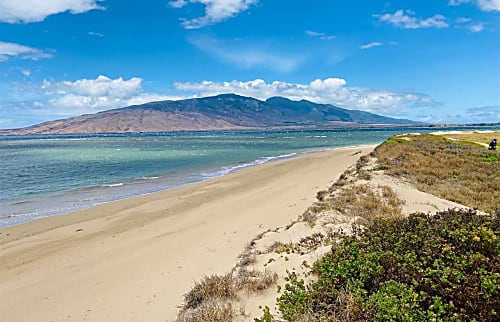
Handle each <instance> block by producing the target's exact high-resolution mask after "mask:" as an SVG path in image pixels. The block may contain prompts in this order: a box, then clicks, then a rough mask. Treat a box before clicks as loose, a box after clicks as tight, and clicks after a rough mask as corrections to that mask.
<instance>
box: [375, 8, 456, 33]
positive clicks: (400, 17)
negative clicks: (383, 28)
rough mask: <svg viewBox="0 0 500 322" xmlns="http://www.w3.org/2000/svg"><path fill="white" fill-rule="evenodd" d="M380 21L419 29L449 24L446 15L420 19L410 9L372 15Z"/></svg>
mask: <svg viewBox="0 0 500 322" xmlns="http://www.w3.org/2000/svg"><path fill="white" fill-rule="evenodd" d="M373 16H374V17H375V18H377V19H378V20H379V21H380V22H385V23H389V24H391V25H394V26H397V27H400V28H404V29H420V28H448V27H449V25H448V23H447V21H446V17H444V16H442V15H434V16H432V17H429V18H426V19H421V18H417V17H415V13H414V12H413V11H411V10H397V11H396V12H394V13H385V14H383V15H373Z"/></svg>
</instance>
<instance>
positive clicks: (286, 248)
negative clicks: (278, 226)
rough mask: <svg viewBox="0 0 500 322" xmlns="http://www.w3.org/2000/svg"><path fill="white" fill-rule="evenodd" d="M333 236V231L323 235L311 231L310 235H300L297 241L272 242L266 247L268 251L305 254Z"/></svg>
mask: <svg viewBox="0 0 500 322" xmlns="http://www.w3.org/2000/svg"><path fill="white" fill-rule="evenodd" d="M332 237H333V233H332V234H330V235H324V234H322V233H318V232H317V233H313V234H312V235H309V236H305V237H302V238H301V239H300V240H299V241H298V242H296V243H292V242H288V243H284V242H281V241H276V242H274V243H273V244H272V245H271V246H269V247H268V248H267V251H268V252H269V253H272V252H274V253H278V254H281V253H287V254H290V253H295V254H305V253H309V252H311V251H313V250H316V249H317V248H318V247H320V246H322V245H324V244H325V243H327V242H328V241H330V240H331V239H332Z"/></svg>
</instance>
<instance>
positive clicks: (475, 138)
mask: <svg viewBox="0 0 500 322" xmlns="http://www.w3.org/2000/svg"><path fill="white" fill-rule="evenodd" d="M442 136H444V137H446V138H450V139H455V140H461V141H470V142H477V143H483V144H489V143H490V142H491V140H492V139H493V138H497V139H498V138H500V131H494V132H493V133H488V132H486V133H485V132H472V133H467V132H465V133H461V134H443V135H442Z"/></svg>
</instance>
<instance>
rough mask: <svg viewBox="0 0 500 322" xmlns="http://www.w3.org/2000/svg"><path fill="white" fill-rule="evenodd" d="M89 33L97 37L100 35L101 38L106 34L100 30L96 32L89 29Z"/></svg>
mask: <svg viewBox="0 0 500 322" xmlns="http://www.w3.org/2000/svg"><path fill="white" fill-rule="evenodd" d="M87 34H88V35H89V36H95V37H99V38H102V37H104V34H101V33H100V32H95V31H89V32H88V33H87Z"/></svg>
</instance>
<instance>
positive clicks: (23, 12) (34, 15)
mask: <svg viewBox="0 0 500 322" xmlns="http://www.w3.org/2000/svg"><path fill="white" fill-rule="evenodd" d="M102 1H103V0H0V21H3V22H7V23H30V22H39V21H43V20H44V19H45V18H47V17H48V16H50V15H54V14H58V13H62V12H66V11H69V12H71V13H72V14H79V13H84V12H87V11H90V10H94V9H103V7H102V6H100V5H99V2H102Z"/></svg>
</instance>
